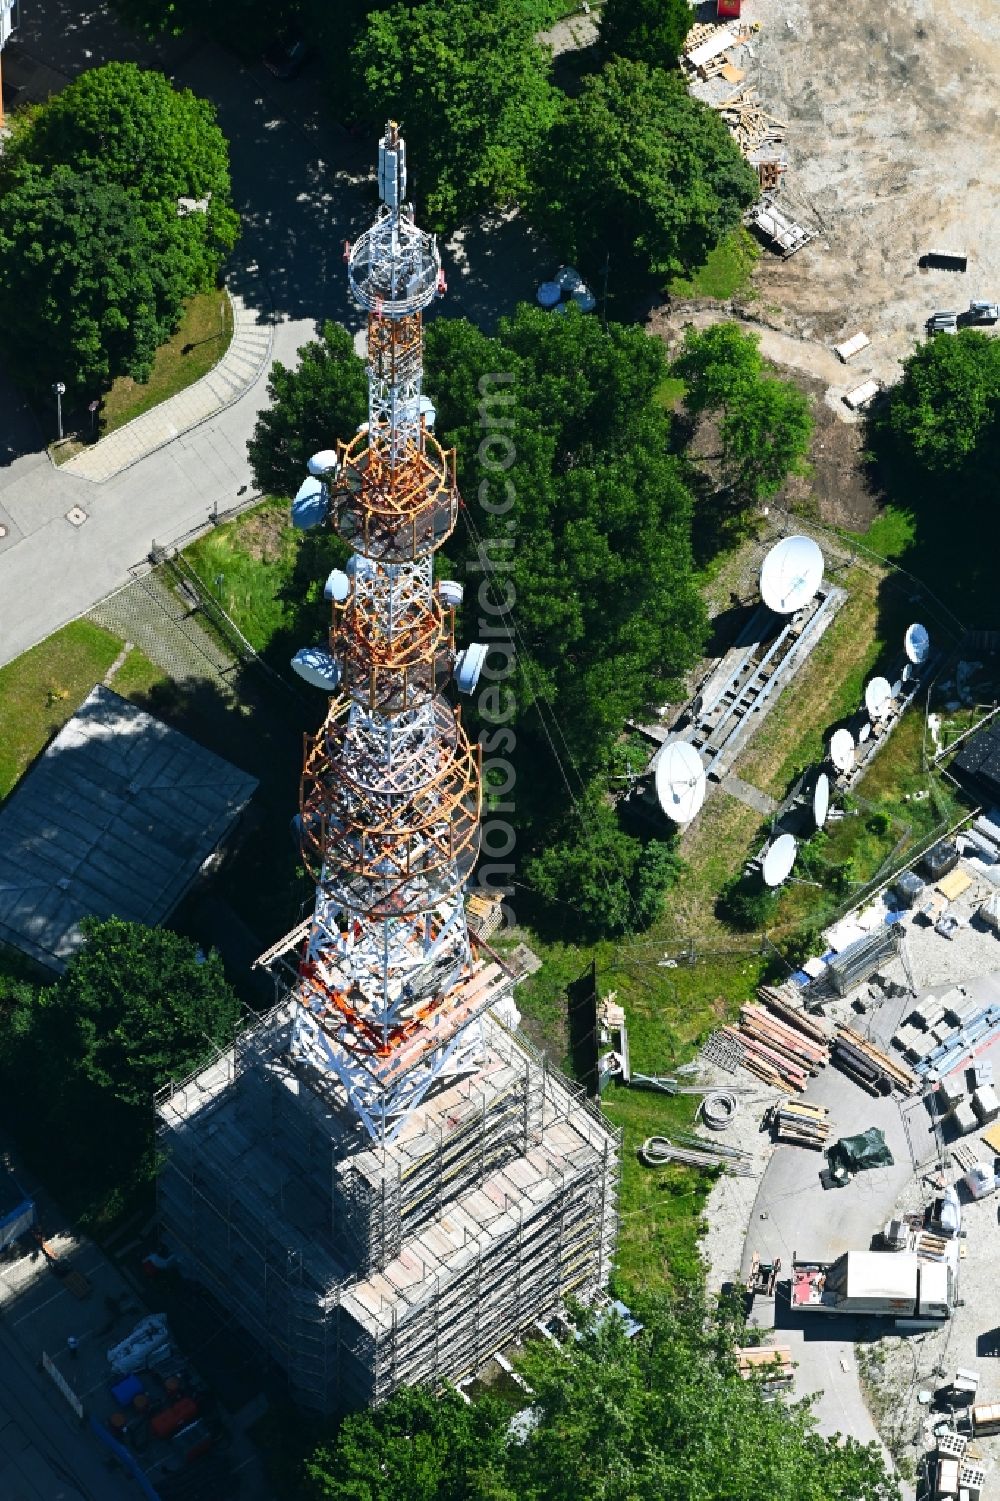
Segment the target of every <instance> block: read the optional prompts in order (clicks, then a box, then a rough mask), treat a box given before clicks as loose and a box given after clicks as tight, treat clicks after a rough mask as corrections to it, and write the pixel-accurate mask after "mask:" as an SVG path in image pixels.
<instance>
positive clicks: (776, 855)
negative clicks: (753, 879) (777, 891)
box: [761, 834, 798, 886]
mask: <svg viewBox="0 0 1000 1501" xmlns="http://www.w3.org/2000/svg"><path fill="white" fill-rule="evenodd" d="M797 852H798V845H797V844H796V842H795V836H794V834H780V835H779V836H778V838H777V839H776V840H775V841H774V843H773V844H772V845H771V847H770V849H769V850H768V852H767V854H766V855H765V856H764V863H763V865H762V866H761V875H762V876H763V877H764V885H765V886H780V885H781V883H782V881H787V880H788V877H789V876H790V875H791V873H792V866H793V865H794V864H795V856H796V854H797Z"/></svg>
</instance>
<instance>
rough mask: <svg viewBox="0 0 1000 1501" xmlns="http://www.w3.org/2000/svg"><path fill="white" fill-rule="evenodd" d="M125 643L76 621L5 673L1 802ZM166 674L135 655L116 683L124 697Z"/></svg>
mask: <svg viewBox="0 0 1000 1501" xmlns="http://www.w3.org/2000/svg"><path fill="white" fill-rule="evenodd" d="M121 648H122V643H121V642H120V641H119V640H118V639H117V637H115V636H113V635H111V633H110V631H105V630H102V629H101V627H100V626H99V625H93V624H92V623H91V622H90V621H89V620H74V621H72V622H71V623H70V624H69V625H67V626H63V628H62V630H61V631H56V633H55V635H54V636H49V638H48V640H46V641H42V642H41V643H40V644H39V645H38V646H34V647H32V649H31V651H28V652H25V653H24V656H22V657H18V658H17V659H16V661H14V662H10V663H8V665H7V666H6V667H2V668H0V798H5V797H7V795H8V794H9V793H10V792H11V791H12V790H13V788H14V787H15V785H16V784H17V782H18V781H19V780H20V778H21V777H22V776H23V774H24V772H25V771H26V770H27V769H28V767H29V766H30V765H31V763H32V761H34V759H35V757H36V756H38V755H40V753H41V752H42V751H43V750H44V749H45V747H46V745H48V743H49V741H50V740H51V739H52V736H53V735H54V734H55V733H56V732H57V731H58V730H60V729H61V728H62V726H63V725H64V724H65V723H66V721H67V719H71V718H72V717H73V715H74V714H75V713H76V711H77V709H78V708H79V707H80V705H81V704H82V703H83V701H84V699H85V698H86V697H87V694H88V693H89V692H90V690H91V689H92V688H93V687H94V686H95V685H96V684H97V683H100V682H102V681H103V680H104V678H105V676H106V675H107V672H108V669H109V668H110V667H111V666H112V664H113V663H114V661H115V659H116V658H117V656H118V654H119V652H120V651H121ZM162 678H163V673H162V672H161V671H160V669H159V668H158V667H154V665H153V664H152V662H150V661H149V660H148V659H147V658H146V657H144V656H143V654H142V652H140V651H136V650H133V651H131V652H130V653H129V655H128V656H127V657H126V659H125V661H124V663H123V664H122V666H121V668H120V669H119V671H118V672H117V673H116V674H115V676H114V678H113V679H112V681H111V687H112V688H114V690H115V692H116V693H120V694H122V695H123V697H125V698H130V697H132V696H133V695H134V694H135V693H137V692H144V691H145V690H146V689H147V688H148V687H149V686H151V685H152V683H154V682H157V681H160V680H162Z"/></svg>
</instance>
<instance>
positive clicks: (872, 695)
mask: <svg viewBox="0 0 1000 1501" xmlns="http://www.w3.org/2000/svg"><path fill="white" fill-rule="evenodd" d="M891 707H892V684H891V683H890V682H889V679H888V678H872V679H871V681H870V682H869V684H868V686H867V688H866V689H865V708H866V709H867V710H868V713H869V714H870V715H871V717H872V719H884V718H885V716H886V715H887V714H888V712H889V710H890V708H891Z"/></svg>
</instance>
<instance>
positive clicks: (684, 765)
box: [656, 740, 705, 824]
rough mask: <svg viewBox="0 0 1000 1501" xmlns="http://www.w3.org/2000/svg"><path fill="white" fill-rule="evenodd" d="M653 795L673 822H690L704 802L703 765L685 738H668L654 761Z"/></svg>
mask: <svg viewBox="0 0 1000 1501" xmlns="http://www.w3.org/2000/svg"><path fill="white" fill-rule="evenodd" d="M656 796H657V799H658V801H659V804H660V807H661V808H662V809H663V811H664V813H665V814H666V815H667V817H668V818H671V819H673V821H674V823H677V824H685V823H690V822H691V820H692V818H694V816H695V814H696V813H697V812H698V809H699V808H700V807H701V805H702V803H703V802H704V801H705V767H704V765H703V764H702V759H701V756H700V755H699V754H698V752H697V751H696V750H695V748H694V746H693V745H691V744H690V742H689V741H687V740H671V741H669V742H668V743H667V744H666V745H665V746H664V747H663V750H662V751H661V752H660V757H659V760H658V761H657V763H656Z"/></svg>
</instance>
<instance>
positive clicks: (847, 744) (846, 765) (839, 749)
mask: <svg viewBox="0 0 1000 1501" xmlns="http://www.w3.org/2000/svg"><path fill="white" fill-rule="evenodd" d="M830 760H831V761H832V762H833V764H834V766H835V767H836V768H837V770H838V771H850V769H851V767H852V766H853V765H854V736H853V735H852V734H851V732H850V730H834V732H833V734H832V735H831V737H830Z"/></svg>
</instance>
